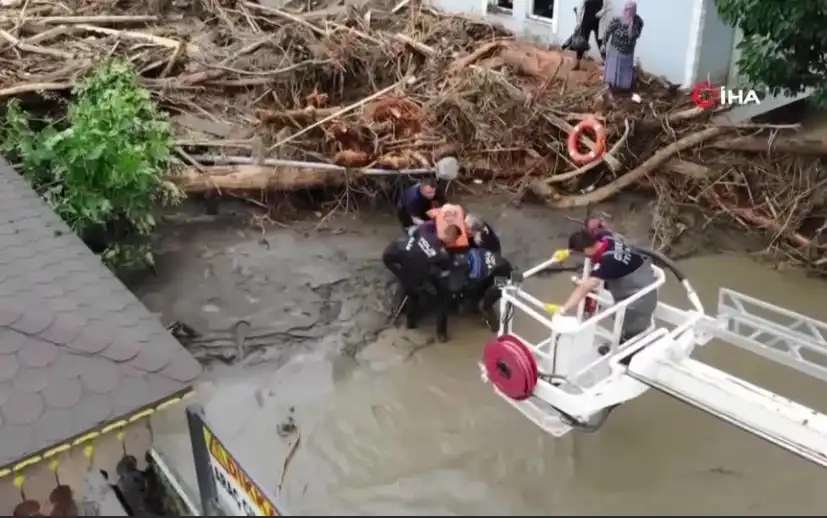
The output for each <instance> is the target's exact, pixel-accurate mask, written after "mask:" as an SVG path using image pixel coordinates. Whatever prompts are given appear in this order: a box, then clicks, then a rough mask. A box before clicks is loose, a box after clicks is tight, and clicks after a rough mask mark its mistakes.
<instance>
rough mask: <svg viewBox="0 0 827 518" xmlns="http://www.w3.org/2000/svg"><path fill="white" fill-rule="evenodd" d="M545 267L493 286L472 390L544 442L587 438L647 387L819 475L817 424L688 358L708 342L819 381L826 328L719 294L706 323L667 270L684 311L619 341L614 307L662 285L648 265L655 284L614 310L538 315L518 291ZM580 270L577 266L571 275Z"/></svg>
mask: <svg viewBox="0 0 827 518" xmlns="http://www.w3.org/2000/svg"><path fill="white" fill-rule="evenodd" d="M553 264H554V262H553V261H547V262H545V263H543V264H540V265H538V266H536V267H535V268H532V269H530V270H528V271H526V272H524V273H523V274H515V275H514V276H512V278H511V279H508V280H503V281H502V282H501V283H500V288H501V290H502V299H501V301H500V328H499V332H498V335H497V337H496V338H495V339H493V340H492V341H491V342H490V343H489V344H488V345H486V348H485V354H484V359H483V361H482V362H481V364H480V367H481V369H482V375H483V380H484V381H486V382H489V383H491V384H492V385H493V386H494V388H495V390H496V392H497V393H498V394H499V395H500V396H502V397H503V398H504V399H505V400H506V401H508V402H509V403H510V404H511V405H513V406H514V407H515V408H516V409H517V410H519V411H520V412H521V413H522V414H523V415H525V416H526V417H527V418H528V419H530V420H531V421H533V422H534V423H535V424H536V425H537V426H539V427H540V428H542V429H543V430H544V431H546V432H547V433H549V434H551V435H552V436H554V437H562V436H564V435H566V434H568V433H569V432H571V431H577V430H581V431H595V430H596V429H598V428H599V427H600V426H601V425H602V424H603V422H604V421H605V420H606V419H607V418H608V416H609V414H610V413H611V412H612V411H613V410H615V409H616V408H617V407H618V406H620V405H622V404H624V403H627V402H629V401H631V400H632V399H635V398H637V397H638V396H640V395H642V394H643V393H645V392H646V391H648V390H649V389H650V388H654V389H656V390H659V391H661V392H664V393H667V394H669V395H671V396H674V397H675V398H677V399H679V400H681V401H683V402H685V403H687V404H689V405H692V406H694V407H697V408H699V409H701V410H703V411H705V412H707V413H709V414H712V415H714V416H716V417H718V418H720V419H722V420H724V421H726V422H728V423H730V424H733V425H735V426H737V427H740V428H742V429H744V430H746V431H748V432H750V433H752V434H754V435H756V436H758V437H760V438H762V439H765V440H766V441H769V442H770V443H773V444H775V445H777V446H780V447H782V448H785V449H787V450H788V451H790V452H792V453H794V454H796V455H799V456H801V457H803V458H805V459H807V460H810V461H812V462H814V463H816V464H819V465H821V466H825V467H827V416H825V415H823V414H821V413H819V412H817V411H815V410H813V409H810V408H807V407H805V406H803V405H800V404H798V403H796V402H794V401H791V400H789V399H786V398H784V397H782V396H780V395H778V394H774V393H772V392H770V391H767V390H765V389H763V388H761V387H758V386H756V385H754V384H752V383H749V382H747V381H745V380H742V379H739V378H737V377H735V376H732V375H730V374H728V373H726V372H724V371H721V370H719V369H716V368H714V367H712V366H710V365H707V364H704V363H702V362H700V361H698V360H695V359H693V358H692V357H691V355H692V353H693V352H694V351H695V349H696V348H698V347H703V346H706V345H707V344H709V343H710V342H712V341H713V340H715V341H716V342H726V343H728V344H732V345H734V346H736V347H740V348H741V349H744V350H747V351H750V352H753V353H755V354H758V355H761V356H763V357H765V358H767V359H769V360H772V361H774V362H777V363H779V364H782V365H785V366H787V367H789V368H792V369H795V370H797V371H799V372H801V373H803V374H807V375H809V376H813V377H815V378H819V379H821V380H824V381H827V340H825V336H827V324H825V323H824V322H820V321H818V320H815V319H813V318H810V317H807V316H804V315H801V314H798V313H795V312H792V311H789V310H786V309H784V308H781V307H778V306H775V305H772V304H769V303H767V302H764V301H761V300H758V299H755V298H752V297H749V296H747V295H744V294H742V293H738V292H736V291H733V290H730V289H726V288H722V289H720V291H719V294H718V308H717V313H716V314H715V315H714V316H713V315H707V314H706V312H705V310H704V307H703V305H702V304H701V301H700V299H699V297H698V295H697V294H696V292H695V290H694V289H693V288H692V285H691V284H690V282H689V280H688V279H686V278H684V277H683V275H682V274H681V273H680V272H679V270H677V269H676V268H675V267H674V265H672V266H671V269H672V270H673V271H674V272H675V273H676V275H677V276H678V278H679V281H680V282H681V284H682V285H683V288H684V290H685V292H686V296H687V299H688V303H689V309H681V308H679V307H676V306H672V305H669V304H665V303H663V302H659V303H658V306H657V309H656V311H655V314H654V318H653V322H652V325H651V326H650V327H649V329H648V330H647V331H645V332H643V333H641V334H639V335H637V336H635V337H634V338H632V339H631V340H628V341H626V342H625V343H621V340H620V336H621V330H622V325H623V318H624V315H625V312H626V309H627V308H628V307H629V305H630V304H632V303H634V302H635V301H636V300H638V299H640V298H641V297H643V296H644V295H646V294H647V293H650V292H651V291H655V290H659V289H660V288H661V287H662V286H663V285H664V283H665V282H666V271H665V270H664V268H661V267H659V266H653V268H654V270H655V273H656V280H655V281H654V282H653V283H652V284H651V285H649V286H647V287H645V288H643V289H641V290H639V292H638V293H636V294H635V295H633V296H632V297H630V298H628V299H626V300H624V301H621V302H619V303H617V304H615V303H614V301H613V300H612V299H611V295H609V293H608V292H607V291H606V290H604V289H600V290H599V291H598V292H596V293H592V294H590V295H589V297H587V299H586V300H584V301H583V302H581V303H580V306H579V308H578V311H577V314H576V315H573V316H564V315H555V316H549V315H548V314H547V313H546V312H545V307H546V305H545V303H544V302H543V301H541V300H539V299H537V298H535V297H534V296H532V295H531V294H529V293H528V292H526V291H525V290H524V289H523V287H522V284H523V282H524V281H525V280H526V279H528V278H530V277H531V276H532V275H535V274H536V273H538V272H540V271H542V270H544V269H547V268H549V267H551V266H552V265H553ZM667 269H669V268H667ZM590 271H591V264H590V263H589V261H588V260H587V261H586V263H585V264H584V267H583V277H586V276H587V275H588V272H590ZM573 280H576V279H573ZM515 311H521V312H523V313H525V314H526V315H528V316H529V317H531V318H532V319H533V320H535V321H536V322H538V323H540V324H542V325H543V326H545V328H546V329H547V330H548V333H549V334H548V338H547V339H545V340H543V341H541V342H539V343H531V342H530V341H528V340H526V339H524V338H523V337H521V336H520V335H518V334H516V333H515V332H514V329H513V327H514V326H513V323H514V322H513V320H514V319H513V317H514V313H515ZM715 346H718V345H715Z"/></svg>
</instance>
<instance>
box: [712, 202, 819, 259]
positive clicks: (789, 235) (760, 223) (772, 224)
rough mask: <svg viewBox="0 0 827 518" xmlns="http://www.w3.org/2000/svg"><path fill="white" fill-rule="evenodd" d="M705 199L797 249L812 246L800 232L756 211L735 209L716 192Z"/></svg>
mask: <svg viewBox="0 0 827 518" xmlns="http://www.w3.org/2000/svg"><path fill="white" fill-rule="evenodd" d="M705 197H706V198H707V199H709V200H712V201H713V202H714V203H715V204H716V205H718V206H719V207H721V209H723V210H724V211H726V212H728V213H729V214H731V215H732V216H734V217H737V218H741V219H743V220H744V221H746V222H747V223H749V224H750V225H752V226H754V227H757V228H760V229H763V230H770V231H772V232H774V233H775V234H776V237H778V236H781V237H783V238H784V239H786V240H788V241H789V242H791V243H792V244H793V245H795V246H796V247H799V248H807V247H809V246H811V245H812V241H811V240H809V239H807V238H806V237H804V236H803V235H802V234H800V233H799V232H796V231H795V230H790V229H788V228H786V227H785V226H784V225H782V224H781V223H778V222H777V221H774V220H772V219H771V218H768V217H766V216H763V215H761V214H759V213H758V212H757V211H756V210H753V209H749V208H746V207H735V206H733V205H730V204H727V203H726V202H724V201H723V200H721V197H720V196H718V195H717V194H716V193H715V192H714V191H709V192H707V194H706V196H705Z"/></svg>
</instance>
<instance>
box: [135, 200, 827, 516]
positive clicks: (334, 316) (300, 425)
mask: <svg viewBox="0 0 827 518" xmlns="http://www.w3.org/2000/svg"><path fill="white" fill-rule="evenodd" d="M466 203H467V202H466ZM467 204H468V205H470V207H471V208H472V209H473V210H478V211H480V212H481V213H483V214H484V215H485V216H487V217H488V218H490V220H491V221H492V223H493V224H494V225H495V228H496V229H497V230H498V232H499V233H500V234H501V237H502V238H503V242H504V247H505V250H506V253H507V255H508V257H509V258H510V259H511V260H512V261H513V262H514V263H515V264H517V265H519V266H522V267H524V268H525V267H529V266H532V265H533V264H535V263H536V262H538V261H540V260H542V259H544V258H546V257H547V256H548V254H549V252H550V251H551V250H553V249H554V248H556V247H559V246H562V245H563V244H564V240H565V236H566V235H567V234H568V233H569V232H571V231H572V229H573V228H575V227H576V225H575V224H574V223H572V222H570V221H569V220H568V219H567V216H569V215H568V214H564V213H559V212H550V211H548V210H547V209H545V208H542V207H532V206H525V207H523V208H520V209H517V208H514V207H512V206H510V205H509V204H508V203H507V200H501V199H497V198H490V199H486V200H485V201H484V202H481V203H474V202H471V203H467ZM602 209H603V210H606V211H607V212H610V213H612V214H613V215H614V216H615V220H616V225H615V226H616V227H617V228H618V230H620V231H622V232H623V233H624V234H625V235H627V236H630V237H631V238H632V239H633V240H636V241H638V242H643V243H645V242H646V235H647V230H648V227H649V225H650V224H651V205H650V204H649V202H648V201H646V200H637V199H633V200H629V201H626V202H625V203H624V204H622V205H615V206H613V207H608V208H602ZM248 217H249V216H248V214H247V213H246V211H244V210H240V211H239V213H237V214H230V213H226V214H223V215H221V216H218V217H204V216H199V215H194V214H193V213H188V212H184V213H181V214H178V215H176V216H174V217H173V218H172V223H171V224H170V225H169V226H168V234H167V235H166V236H165V239H164V240H163V242H162V244H161V248H160V253H159V261H158V265H159V267H158V275H157V277H156V278H154V279H151V280H150V282H146V283H144V284H143V285H142V286H139V287H137V288H136V291H137V292H138V294H139V295H140V296H141V297H142V298H143V300H144V301H145V302H146V303H147V305H148V306H149V307H150V308H151V309H153V310H154V311H157V312H159V313H161V315H162V318H164V320H165V321H171V320H182V321H184V322H186V323H188V324H190V325H192V326H193V327H195V328H196V329H197V330H198V331H200V332H201V333H203V334H204V335H205V336H207V337H211V338H215V340H206V341H202V343H200V344H199V346H198V348H197V349H196V351H195V352H196V354H198V355H200V356H202V357H203V358H205V359H211V360H213V361H212V362H210V364H211V368H210V369H209V371H208V372H207V373H206V374H205V376H204V378H203V380H202V382H201V384H200V386H199V394H198V398H199V401H200V402H201V403H202V404H204V406H205V408H206V412H207V418H208V420H209V421H210V423H211V425H212V426H213V428H214V429H215V431H216V432H217V433H218V434H219V435H220V436H221V438H222V440H224V441H225V442H226V443H227V446H228V447H229V448H230V449H231V450H232V451H233V452H234V453H235V454H236V456H237V457H238V458H239V460H240V461H241V462H242V464H243V466H244V468H245V469H247V471H248V472H249V473H250V474H251V475H252V476H253V477H255V479H256V480H257V481H258V482H259V483H260V484H261V485H262V486H263V487H265V488H266V489H267V490H268V491H270V493H271V494H272V495H278V497H279V499H280V501H281V502H283V503H284V504H285V505H286V507H287V510H288V511H289V512H290V513H291V514H305V515H330V514H346V515H350V514H354V515H359V514H360V515H366V514H367V515H373V514H383V513H387V514H391V515H400V514H401V515H410V514H420V515H422V514H443V515H445V514H448V515H463V514H464V515H480V514H489V515H490V514H492V513H494V514H496V513H503V514H511V515H515V514H517V515H519V514H535V515H536V514H537V513H539V514H548V513H549V512H553V513H554V514H571V513H573V514H589V513H608V514H627V513H633V512H638V513H647V514H649V513H655V512H663V513H675V512H677V513H685V512H693V513H756V514H760V513H782V512H783V513H787V514H790V513H802V512H803V513H807V512H811V510H812V509H815V508H816V507H817V506H818V505H827V501H825V502H820V503H819V502H815V501H814V497H813V496H812V495H815V494H818V492H817V491H815V490H814V489H813V488H814V487H816V486H817V485H818V484H823V482H824V480H823V479H822V476H823V474H822V473H820V472H818V471H817V470H815V469H812V468H811V467H809V466H807V465H804V463H803V462H801V461H799V460H798V459H796V458H793V457H791V456H789V455H787V454H785V453H783V452H779V451H776V450H773V449H772V448H770V447H768V446H766V445H765V444H763V443H760V442H759V441H757V440H755V439H752V438H750V437H748V436H746V435H745V434H742V433H741V432H739V431H737V430H734V429H731V428H729V427H727V426H725V425H722V424H720V423H718V422H716V421H713V420H712V419H711V418H708V417H706V416H703V415H701V414H699V413H698V412H696V411H694V410H692V409H689V408H687V407H683V406H681V405H679V404H678V403H675V402H674V401H672V400H670V399H668V398H665V397H662V396H659V395H657V394H653V395H651V397H650V396H649V395H647V396H646V397H645V398H644V399H645V401H640V402H635V403H634V404H633V405H630V407H629V410H628V411H626V410H624V412H623V413H618V417H615V416H613V417H612V420H611V423H610V426H607V428H605V429H604V431H603V432H601V433H600V434H598V435H596V436H593V437H590V436H577V437H573V438H570V439H566V440H562V441H555V440H552V439H551V438H549V437H546V436H545V435H543V434H542V433H541V432H539V431H538V430H536V429H535V428H534V427H533V426H532V425H530V424H529V423H527V422H524V421H522V420H521V419H520V418H519V416H518V414H516V413H514V412H513V411H512V410H511V409H510V408H508V406H507V405H506V404H505V403H503V402H502V401H501V400H499V399H497V398H496V396H494V395H493V393H492V392H491V390H490V389H489V388H488V387H486V386H484V385H483V384H481V383H480V382H479V374H478V371H477V367H476V360H477V359H478V357H479V351H480V348H481V346H482V344H483V343H484V342H485V340H486V339H487V338H488V337H489V336H490V333H489V332H488V331H486V330H485V329H483V328H482V326H481V325H480V323H479V322H477V321H475V320H470V319H463V318H457V319H454V320H452V333H451V334H452V341H451V342H450V343H449V344H444V345H443V344H439V345H436V344H433V340H432V337H433V329H432V327H431V326H430V325H427V324H426V325H424V326H423V328H422V329H420V330H414V331H406V330H397V329H387V312H388V309H389V308H386V307H384V301H385V300H387V298H388V297H387V296H386V295H387V290H388V284H389V283H388V276H387V274H386V273H385V272H384V269H383V267H382V265H381V262H380V260H379V254H380V253H381V249H382V247H383V246H385V244H386V243H387V242H388V241H389V240H390V239H392V238H393V237H395V236H396V235H397V232H398V229H397V226H396V223H395V221H394V220H393V218H392V217H391V216H389V215H383V214H367V213H362V214H360V215H359V216H344V217H339V218H338V219H336V220H334V221H330V222H329V225H328V226H327V227H326V228H324V229H321V230H318V231H317V230H316V229H315V227H316V225H317V223H316V221H306V222H303V223H298V224H295V225H291V227H290V228H289V229H287V228H280V227H279V226H278V225H274V226H271V227H269V228H267V231H266V232H264V233H262V232H261V231H260V230H259V229H258V228H256V227H255V226H251V225H249V221H248ZM713 237H714V239H713ZM634 238H637V239H634ZM702 238H703V239H704V240H689V241H688V242H687V243H686V244H685V246H684V249H683V250H682V252H683V253H688V252H690V251H691V249H692V247H696V250H697V252H700V253H704V252H706V253H711V252H714V251H715V247H716V246H717V245H720V244H721V243H722V242H721V241H720V239H721V235H720V234H715V235H714V236H713V235H711V234H710V235H705V236H702ZM724 239H725V241H724V242H725V243H730V244H733V243H735V244H740V245H741V246H748V245H749V244H750V243H748V242H743V241H740V240H738V237H737V236H736V235H731V236H724ZM699 243H700V244H699ZM689 266H691V271H690V275H692V276H693V277H695V276H697V277H698V278H699V279H698V281H699V282H700V286H699V290H700V291H701V292H702V295H704V296H705V299H706V300H707V301H709V302H708V303H710V304H711V306H713V307H714V300H715V299H714V297H715V290H716V289H717V287H718V286H719V284H720V282H721V279H722V278H724V277H726V278H727V280H728V284H729V285H731V287H733V288H735V289H741V290H744V291H746V292H747V293H749V294H751V295H755V296H765V297H767V298H770V299H775V300H776V301H777V302H778V303H781V304H786V305H789V306H790V307H791V309H795V310H799V311H804V312H808V313H810V312H811V311H808V309H812V308H813V307H814V306H813V304H814V303H815V302H816V301H818V300H820V299H821V298H822V295H823V290H824V287H823V285H821V284H813V283H812V282H810V281H808V280H806V279H804V278H802V277H800V276H790V275H787V276H782V275H781V274H778V273H777V272H767V271H766V270H765V269H764V267H763V266H760V265H755V264H753V263H752V262H750V261H749V260H744V259H742V258H737V257H735V258H733V257H729V258H715V257H710V258H707V259H705V260H704V261H701V262H697V263H692V264H691V265H689ZM756 278H761V279H762V282H761V283H760V285H757V284H756V283H755V282H754V280H755V279H756ZM538 281H539V282H538V285H537V286H536V288H532V290H534V289H537V290H540V292H542V293H540V292H537V293H536V294H537V295H540V296H544V297H554V296H560V293H563V292H564V291H565V290H568V289H569V287H568V286H569V285H568V284H567V282H566V280H565V279H562V278H561V277H558V278H555V279H547V280H538ZM676 293H678V294H679V292H675V291H669V290H667V293H666V294H665V296H666V297H667V299H668V300H676V299H675V296H676ZM670 297H671V299H670ZM549 300H553V299H551V298H549ZM677 300H680V299H679V298H678V299H677ZM814 316H821V317H824V316H825V315H814ZM239 321H244V322H248V323H249V329H247V337H246V343H245V344H244V345H242V346H240V347H239V346H238V344H237V341H236V340H235V338H234V336H233V328H234V326H236V324H237V323H238V322H239ZM704 353H706V351H704ZM707 356H708V357H711V358H712V359H714V360H715V361H716V362H718V361H720V362H722V363H723V364H725V365H727V366H728V367H727V368H734V369H735V370H736V373H737V374H740V375H745V376H747V377H748V378H749V379H755V378H757V381H759V382H762V383H764V382H768V383H769V385H770V387H771V388H773V389H779V388H780V389H784V390H785V393H786V394H787V395H790V396H793V397H796V396H800V397H801V399H802V400H803V401H804V402H812V401H813V400H814V399H817V398H816V397H814V395H817V394H819V393H820V392H821V391H822V390H823V388H822V387H821V386H820V385H819V384H817V383H810V381H809V380H804V381H802V380H801V379H800V377H799V376H790V374H789V373H788V372H787V371H779V369H777V368H775V367H774V366H769V367H767V366H766V365H763V364H759V363H760V362H759V363H756V361H755V358H752V357H746V355H743V354H740V353H738V351H735V352H734V353H732V352H731V351H725V352H724V353H723V354H720V353H719V352H718V351H717V350H716V351H713V354H711V355H707ZM216 360H217V361H216ZM233 362H236V365H235V366H231V365H227V364H229V363H233ZM790 392H791V393H790ZM288 419H292V420H293V421H294V422H295V424H296V428H295V429H294V430H285V428H284V423H285V421H286V420H288ZM688 430H691V433H690V434H689V436H687V434H686V432H687V431H688ZM154 431H155V433H156V444H157V445H158V447H159V449H161V450H162V452H163V454H164V455H165V456H166V457H167V458H168V459H170V461H171V462H173V463H174V464H175V469H176V470H177V471H179V472H181V473H182V475H183V476H184V478H185V479H186V480H187V482H188V483H189V484H190V485H191V486H192V487H194V486H195V483H194V480H195V476H194V472H193V469H192V466H191V452H190V450H189V444H188V440H187V435H186V425H185V423H184V422H183V418H182V416H178V415H169V416H165V418H164V420H163V421H156V422H155V423H154ZM297 442H300V445H299V446H298V447H296V446H294V445H295V444H296V443H297ZM296 450H297V453H296V454H295V458H293V455H292V454H291V452H293V451H296ZM288 458H293V460H292V461H289V462H288V461H287V459H288ZM288 464H289V466H288ZM779 470H781V471H783V473H781V472H780V471H779ZM285 472H286V474H285ZM782 486H783V490H784V495H783V498H770V496H768V495H773V494H774V495H777V496H778V495H780V494H781V493H780V492H781V491H782V489H780V488H782ZM724 487H725V488H726V490H725V491H724V490H722V488H724ZM550 488H551V489H550ZM799 492H800V495H799V496H802V495H809V496H808V497H807V499H805V500H802V499H801V498H798V499H796V498H794V497H793V496H792V495H793V494H799ZM700 495H706V496H705V497H704V498H699V496H700ZM796 502H798V503H796Z"/></svg>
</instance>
